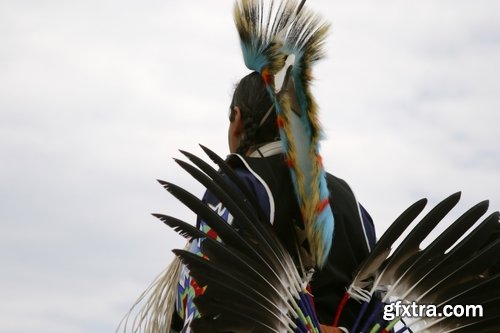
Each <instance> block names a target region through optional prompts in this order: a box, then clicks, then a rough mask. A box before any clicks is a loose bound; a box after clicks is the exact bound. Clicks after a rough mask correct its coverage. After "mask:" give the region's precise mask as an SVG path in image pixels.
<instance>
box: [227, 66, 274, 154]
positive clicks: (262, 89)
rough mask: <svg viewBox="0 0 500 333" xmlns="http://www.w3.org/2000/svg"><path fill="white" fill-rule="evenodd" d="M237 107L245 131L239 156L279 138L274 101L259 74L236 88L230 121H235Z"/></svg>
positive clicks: (253, 74) (244, 79)
mask: <svg viewBox="0 0 500 333" xmlns="http://www.w3.org/2000/svg"><path fill="white" fill-rule="evenodd" d="M235 106H238V107H239V108H240V111H241V117H242V121H243V127H244V131H245V132H244V136H243V138H242V139H241V141H240V145H239V147H238V151H237V152H238V153H239V154H245V153H246V152H247V151H248V149H249V148H250V147H252V146H256V145H259V144H263V143H266V142H271V141H275V140H277V139H278V138H279V131H278V125H277V124H276V111H275V110H274V108H273V101H272V99H271V96H270V95H269V92H268V91H267V88H266V85H265V83H264V80H263V79H262V76H261V75H260V74H259V73H257V72H252V73H250V74H248V75H247V76H245V77H244V78H243V79H241V81H240V82H239V83H238V85H237V86H236V89H235V90H234V94H233V100H232V102H231V106H230V113H229V120H230V121H233V120H234V107H235ZM264 117H266V118H265V119H264ZM261 122H262V124H261Z"/></svg>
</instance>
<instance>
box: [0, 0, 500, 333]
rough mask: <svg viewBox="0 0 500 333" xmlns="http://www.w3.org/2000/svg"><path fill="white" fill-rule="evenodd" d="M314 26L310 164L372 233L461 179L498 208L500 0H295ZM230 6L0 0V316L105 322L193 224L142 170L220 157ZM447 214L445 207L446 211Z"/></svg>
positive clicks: (32, 326) (169, 169)
mask: <svg viewBox="0 0 500 333" xmlns="http://www.w3.org/2000/svg"><path fill="white" fill-rule="evenodd" d="M309 4H310V6H311V7H313V8H315V9H317V10H318V11H320V12H321V13H322V14H323V15H324V17H325V18H326V19H327V20H329V21H330V22H332V25H333V26H332V32H331V34H330V37H329V39H328V45H327V53H328V57H327V58H326V59H325V60H324V61H322V62H321V63H319V64H318V65H317V67H316V77H317V81H316V83H315V87H314V91H315V94H316V96H317V99H318V102H319V105H320V107H321V117H322V121H323V124H324V128H325V131H326V134H327V140H326V141H325V142H324V144H323V149H324V150H323V152H324V153H323V154H324V160H325V163H326V166H327V168H328V170H330V171H331V172H333V173H335V174H337V175H338V176H340V177H342V178H344V179H346V180H347V181H348V182H349V183H350V184H351V186H352V187H353V189H354V190H355V192H356V193H357V195H358V199H359V200H360V201H361V202H362V203H363V204H364V205H365V206H366V208H367V209H368V210H369V211H370V213H371V214H372V216H373V218H374V220H375V221H376V224H377V229H378V231H379V233H380V232H382V231H383V230H384V228H386V226H387V225H388V223H390V222H391V221H392V220H393V219H394V218H395V217H396V216H397V215H398V213H400V212H401V211H402V210H403V209H404V208H405V207H406V206H408V205H409V204H410V203H412V202H413V201H415V200H417V199H419V198H421V197H428V198H429V199H430V201H431V202H432V203H436V202H437V201H439V200H441V199H442V198H444V197H445V196H447V195H448V194H451V193H452V192H455V191H458V190H462V191H463V197H462V198H463V201H462V203H461V204H460V207H458V212H460V211H463V210H464V209H465V208H466V207H467V206H470V205H471V204H473V203H476V202H478V201H480V200H483V199H490V200H491V204H492V209H499V208H500V186H499V185H500V148H499V147H498V142H500V134H499V132H498V130H497V126H498V125H499V123H500V79H499V74H500V21H499V20H498V15H497V13H498V12H500V3H499V2H498V1H495V0H491V1H487V0H478V1H466V0H440V1H435V0H421V1H396V0H392V1H389V0H382V1H377V2H374V1H368V0H366V1H362V0H356V1H347V0H344V1H341V0H338V1H337V0H335V1H330V0H328V1H327V0H322V1H321V0H310V1H309ZM231 8H232V1H230V0H224V1H222V0H221V1H215V0H214V1H201V0H198V1H195V0H189V1H188V0H184V1H173V0H163V1H157V0H148V1H130V0H125V1H117V0H100V1H95V0H92V1H62V0H61V1H55V0H54V1H15V0H2V1H1V2H0V40H1V43H0V228H1V229H0V260H1V261H0V262H1V265H2V269H1V274H0V313H1V315H0V327H2V329H1V330H2V331H3V332H11V333H27V332H33V331H37V332H39V333H45V332H47V333H48V332H51V333H53V332H56V333H57V332H75V333H79V332H98V333H100V332H103V333H104V332H111V331H113V330H114V328H115V327H116V326H117V324H118V322H119V320H120V318H121V316H122V315H123V314H124V313H125V312H126V311H127V309H128V307H129V306H130V305H131V304H132V303H133V301H134V300H135V298H136V297H137V296H138V295H139V294H140V292H141V291H142V290H143V289H144V288H145V287H146V286H147V285H148V283H149V282H150V281H151V280H152V279H153V278H154V277H155V275H156V274H157V273H159V272H160V271H161V270H162V269H163V268H164V267H165V266H166V265H167V263H168V262H169V261H170V259H171V254H170V249H171V248H172V247H175V246H177V247H178V246H182V241H181V239H180V238H179V237H178V236H177V235H176V234H174V233H173V232H172V231H171V230H168V229H167V228H166V227H164V226H163V225H162V224H161V223H160V222H158V221H156V220H155V219H154V218H153V217H151V216H150V215H149V213H152V212H163V213H168V214H172V215H176V216H179V217H181V218H185V219H187V220H193V216H192V215H191V214H189V213H188V212H186V210H185V209H183V208H182V207H181V206H180V205H179V204H177V203H176V202H175V201H174V199H173V198H172V197H170V196H169V195H168V193H166V192H165V191H164V190H163V189H162V188H161V187H160V186H159V185H158V184H157V183H156V182H155V179H156V178H161V179H166V180H170V181H174V182H176V183H178V184H181V185H183V186H185V187H187V188H189V189H191V190H193V191H194V192H195V193H196V194H199V195H201V194H202V189H201V187H200V186H198V185H196V184H195V183H194V182H193V181H192V180H190V179H189V177H187V176H185V175H184V174H183V173H182V172H180V171H179V168H177V167H176V165H175V164H174V163H173V161H172V160H171V157H172V156H175V157H179V155H180V154H179V153H178V152H177V149H179V148H182V149H185V150H189V151H193V152H196V153H199V152H200V150H199V148H198V147H197V144H198V143H203V144H205V145H207V146H209V147H211V148H212V149H214V150H215V151H216V152H218V153H220V154H222V155H225V154H226V153H227V143H226V128H227V125H228V121H227V111H228V105H229V100H230V96H231V92H232V89H233V86H234V84H235V83H236V81H237V80H238V78H240V77H241V76H243V75H245V74H246V73H247V72H248V71H247V70H246V69H245V68H244V66H243V63H242V60H241V57H240V50H239V44H238V40H237V36H236V33H235V30H234V28H233V23H232V17H231ZM457 214H458V213H457Z"/></svg>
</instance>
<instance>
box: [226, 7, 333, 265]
mask: <svg viewBox="0 0 500 333" xmlns="http://www.w3.org/2000/svg"><path fill="white" fill-rule="evenodd" d="M304 3H305V1H301V2H299V1H294V0H288V1H281V2H280V3H279V5H276V4H275V2H274V1H268V2H265V1H263V0H239V1H237V2H236V4H235V7H234V20H235V23H236V28H237V30H238V33H239V36H240V42H241V49H242V52H243V59H244V61H245V65H246V66H247V67H248V68H249V69H250V70H254V71H257V72H259V73H260V74H261V75H262V78H263V80H264V82H265V84H266V86H267V90H268V92H269V94H270V96H271V98H272V100H273V101H274V105H275V108H274V109H275V110H276V113H277V122H278V127H279V131H280V137H281V141H282V145H283V151H284V154H285V156H286V161H287V163H288V165H289V167H290V173H291V177H292V180H293V183H294V188H295V193H296V196H297V200H298V203H299V207H300V210H301V214H302V218H303V220H304V225H305V232H306V236H307V240H308V243H309V244H308V245H309V249H310V254H311V256H312V261H313V262H314V263H315V265H316V266H319V267H321V266H322V265H323V264H324V262H325V260H326V258H327V257H328V253H329V252H330V248H331V244H332V239H333V229H334V218H333V213H332V211H331V209H330V203H329V192H328V188H327V185H326V179H325V171H324V169H323V165H322V160H321V156H320V153H319V141H320V138H321V127H320V124H319V121H318V107H317V105H316V102H315V100H314V97H313V95H312V93H311V91H310V82H311V80H312V65H313V64H314V62H315V61H317V60H319V59H321V58H322V56H323V50H322V45H323V42H324V39H325V37H326V34H327V32H328V27H329V26H328V24H326V23H324V22H323V21H322V20H321V19H320V18H319V16H318V15H316V14H314V13H312V12H311V11H309V10H308V9H307V8H305V6H304Z"/></svg>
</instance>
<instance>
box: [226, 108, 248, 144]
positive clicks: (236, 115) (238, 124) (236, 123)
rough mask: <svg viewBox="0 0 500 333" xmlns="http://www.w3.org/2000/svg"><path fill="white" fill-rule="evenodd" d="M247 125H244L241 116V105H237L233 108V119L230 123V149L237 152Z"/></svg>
mask: <svg viewBox="0 0 500 333" xmlns="http://www.w3.org/2000/svg"><path fill="white" fill-rule="evenodd" d="M244 131H245V127H244V126H243V119H242V117H241V110H240V108H239V107H237V106H235V107H234V109H233V121H231V122H230V123H229V130H228V133H227V134H228V135H227V136H228V143H229V151H230V152H231V153H235V152H236V151H237V149H238V147H239V146H240V141H241V137H242V136H243V132H244Z"/></svg>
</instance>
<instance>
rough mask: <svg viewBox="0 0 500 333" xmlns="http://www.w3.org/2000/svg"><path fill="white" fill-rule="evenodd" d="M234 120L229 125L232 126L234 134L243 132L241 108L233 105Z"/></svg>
mask: <svg viewBox="0 0 500 333" xmlns="http://www.w3.org/2000/svg"><path fill="white" fill-rule="evenodd" d="M233 110H234V120H233V121H232V122H231V125H232V127H233V131H234V132H235V133H234V134H235V135H238V136H241V134H242V133H243V129H244V127H243V119H242V117H241V110H240V108H239V107H238V106H235V107H234V109H233Z"/></svg>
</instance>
